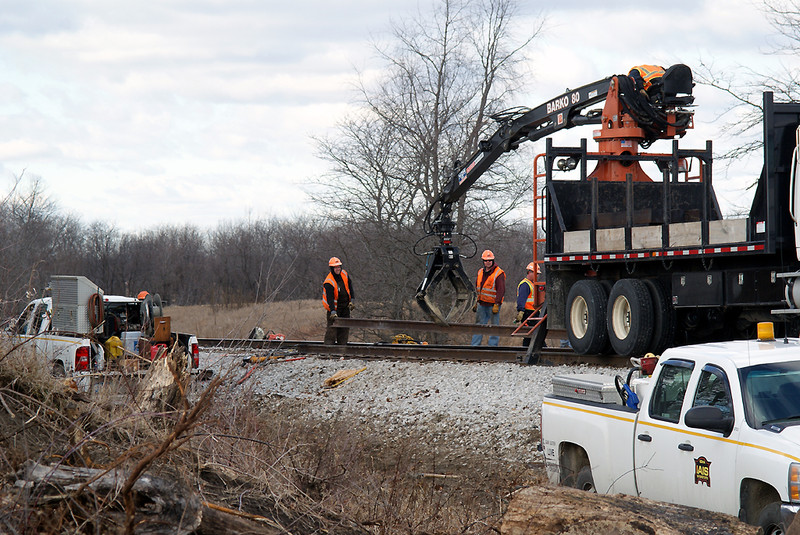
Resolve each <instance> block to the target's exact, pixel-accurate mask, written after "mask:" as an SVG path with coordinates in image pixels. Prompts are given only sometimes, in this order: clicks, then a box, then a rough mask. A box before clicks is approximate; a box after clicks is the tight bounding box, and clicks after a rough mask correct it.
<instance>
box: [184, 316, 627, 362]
mask: <svg viewBox="0 0 800 535" xmlns="http://www.w3.org/2000/svg"><path fill="white" fill-rule="evenodd" d="M335 324H336V325H337V326H340V327H349V328H357V329H387V330H394V331H398V332H399V331H411V332H416V331H433V332H437V331H438V332H451V333H452V332H458V333H465V334H475V333H480V334H492V335H498V336H510V335H511V333H512V332H513V331H514V330H515V327H514V326H507V325H477V324H451V325H449V326H443V325H439V324H435V323H432V322H424V321H410V320H387V319H377V320H375V319H361V318H337V319H336V322H335ZM200 345H201V346H203V348H204V349H215V350H222V351H228V350H229V351H234V350H235V351H265V350H272V351H275V350H291V351H292V352H294V353H296V354H311V355H320V356H332V357H353V358H363V359H418V360H449V361H474V362H518V363H525V364H547V365H549V364H578V363H586V364H592V365H597V366H622V365H625V364H627V359H620V358H618V357H614V356H607V355H606V356H578V355H576V354H575V353H574V352H572V351H571V350H569V349H563V348H542V349H541V351H540V352H538V353H537V354H535V355H534V356H533V357H531V356H529V355H528V348H526V347H523V346H521V345H520V346H513V347H510V346H500V347H489V346H454V345H422V344H391V343H349V344H347V345H325V344H323V343H322V342H319V341H309V340H255V339H247V338H228V339H221V338H201V339H200Z"/></svg>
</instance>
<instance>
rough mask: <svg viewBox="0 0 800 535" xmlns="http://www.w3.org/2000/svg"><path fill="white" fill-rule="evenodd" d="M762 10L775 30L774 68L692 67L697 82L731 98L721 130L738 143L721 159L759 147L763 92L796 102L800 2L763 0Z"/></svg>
mask: <svg viewBox="0 0 800 535" xmlns="http://www.w3.org/2000/svg"><path fill="white" fill-rule="evenodd" d="M762 9H763V12H764V15H765V16H766V17H767V20H769V22H770V24H771V25H772V28H773V29H774V30H775V35H774V36H772V40H771V41H772V44H771V50H769V53H770V54H774V55H776V56H783V59H782V61H781V62H780V66H779V67H778V68H777V70H774V71H772V72H761V71H758V70H755V69H753V68H751V67H746V66H738V67H736V68H733V69H731V68H729V67H726V68H720V67H717V66H716V65H715V64H714V63H713V62H710V63H709V62H705V61H701V62H700V65H699V67H698V68H696V69H695V77H696V79H697V80H698V81H699V82H700V83H702V84H705V85H709V86H711V87H714V88H716V89H718V90H720V91H722V92H723V93H725V94H727V95H728V96H729V97H730V98H731V100H732V104H730V105H729V106H728V107H727V108H726V109H725V110H724V111H723V114H722V116H723V117H726V122H725V124H724V125H723V127H722V132H723V133H724V134H726V135H728V136H730V137H735V138H738V139H739V140H740V142H739V143H738V144H737V146H735V147H733V148H732V149H730V150H729V151H727V152H726V153H725V154H722V155H720V156H719V157H718V158H720V159H722V160H736V159H738V158H740V157H742V156H745V155H747V154H750V153H753V152H756V151H758V150H761V148H762V147H763V141H762V139H761V132H760V130H759V127H760V126H761V120H762V116H763V106H762V102H763V100H762V95H763V93H764V92H765V91H771V92H772V93H773V94H774V97H775V99H776V100H779V101H794V102H797V101H800V69H798V64H797V60H796V54H797V51H798V50H800V2H798V1H797V0H763V2H762Z"/></svg>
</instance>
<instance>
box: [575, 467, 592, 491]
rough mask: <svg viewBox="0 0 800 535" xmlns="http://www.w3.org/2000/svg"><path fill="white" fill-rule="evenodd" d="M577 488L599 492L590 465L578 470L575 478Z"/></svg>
mask: <svg viewBox="0 0 800 535" xmlns="http://www.w3.org/2000/svg"><path fill="white" fill-rule="evenodd" d="M575 488H576V489H578V490H585V491H586V492H597V489H596V488H594V478H593V477H592V469H591V468H590V467H588V466H584V467H583V468H581V471H580V472H578V476H577V477H576V478H575Z"/></svg>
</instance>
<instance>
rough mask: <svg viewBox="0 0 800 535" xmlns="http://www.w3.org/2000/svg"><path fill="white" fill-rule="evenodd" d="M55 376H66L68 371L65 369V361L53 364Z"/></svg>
mask: <svg viewBox="0 0 800 535" xmlns="http://www.w3.org/2000/svg"><path fill="white" fill-rule="evenodd" d="M52 373H53V377H66V376H67V372H66V371H65V370H64V363H63V362H56V363H55V364H53V372H52Z"/></svg>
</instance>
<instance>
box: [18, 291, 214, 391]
mask: <svg viewBox="0 0 800 535" xmlns="http://www.w3.org/2000/svg"><path fill="white" fill-rule="evenodd" d="M50 286H51V289H52V291H53V297H44V298H41V299H34V300H33V301H31V302H30V303H29V304H28V305H27V306H26V307H25V310H24V311H23V312H22V314H20V316H19V317H18V318H17V320H16V322H15V323H14V324H13V326H12V328H11V335H12V336H13V337H14V338H15V339H16V340H17V341H19V342H22V343H30V344H32V345H33V347H34V348H35V351H36V352H37V353H39V354H41V355H43V356H44V357H45V358H46V359H47V362H48V366H52V372H53V375H56V376H60V377H71V378H74V379H75V382H76V383H77V386H78V388H79V389H81V390H89V389H90V388H91V384H92V378H93V377H97V376H98V375H99V374H100V373H101V372H103V371H104V370H105V369H107V368H108V366H109V364H110V363H113V358H114V355H113V354H112V352H114V351H116V352H118V353H122V354H127V355H128V356H135V355H138V356H139V357H142V359H144V361H147V360H150V359H152V358H153V357H155V355H156V354H157V353H158V351H159V349H160V348H161V347H162V346H163V347H165V348H166V347H168V346H171V345H172V344H173V343H177V344H178V346H179V347H181V348H183V349H184V350H185V352H186V355H187V356H188V357H189V358H187V369H188V370H189V371H190V373H193V374H197V373H198V372H199V371H200V370H199V367H200V350H199V344H198V341H197V336H195V335H193V334H187V333H178V332H172V331H171V329H170V321H169V318H168V317H164V316H162V307H161V302H160V298H158V297H157V296H156V298H155V299H153V297H152V296H150V295H149V294H148V295H147V296H143V297H142V298H141V299H140V298H136V297H126V296H116V295H104V294H103V293H102V290H101V289H100V288H98V287H97V286H96V285H94V284H93V283H92V282H91V281H89V280H88V279H86V278H85V277H79V276H54V277H53V280H51V283H50ZM145 293H146V292H145ZM115 341H116V343H114V342H115ZM110 349H111V351H110Z"/></svg>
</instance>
